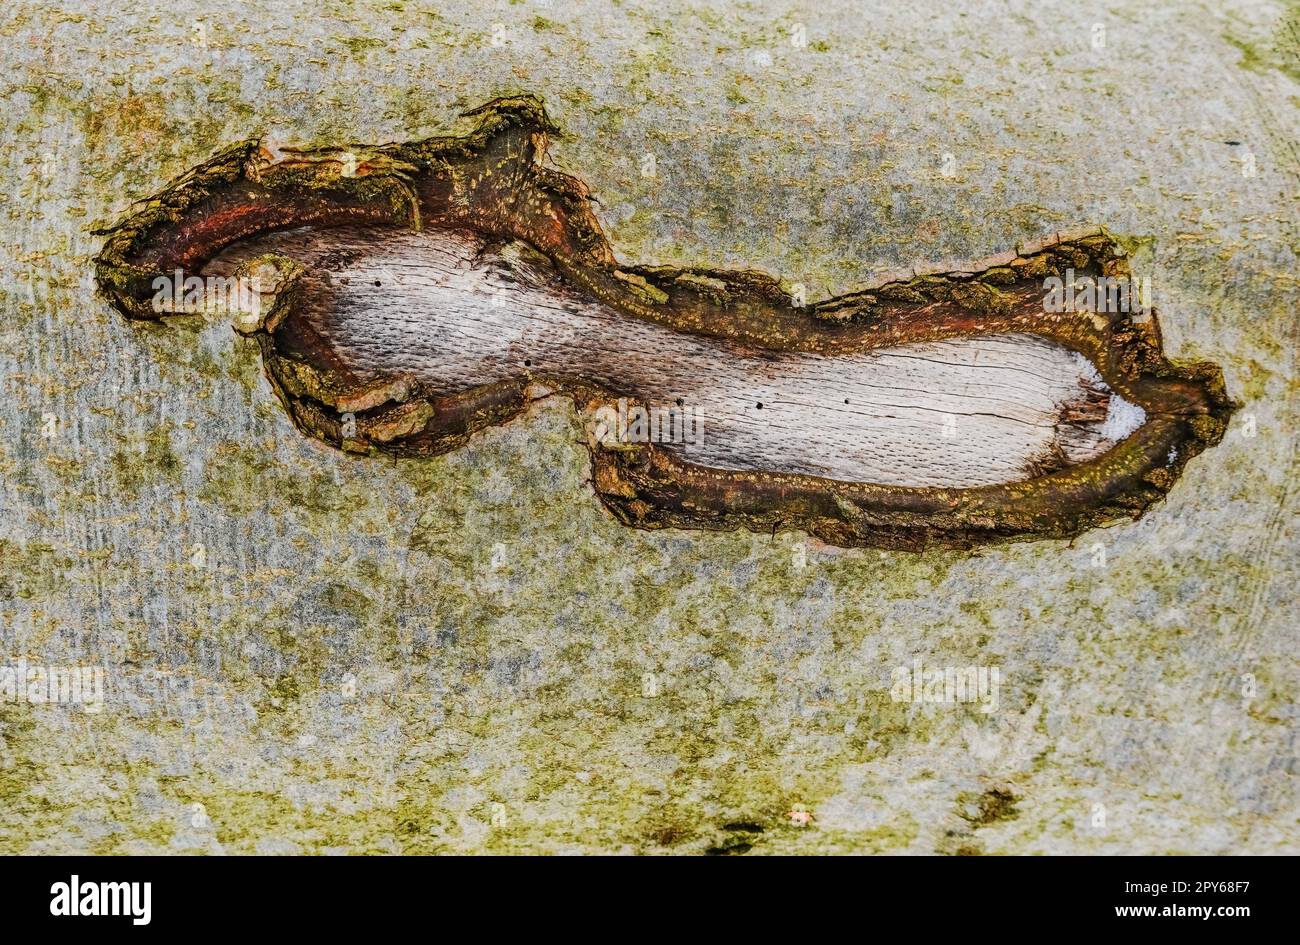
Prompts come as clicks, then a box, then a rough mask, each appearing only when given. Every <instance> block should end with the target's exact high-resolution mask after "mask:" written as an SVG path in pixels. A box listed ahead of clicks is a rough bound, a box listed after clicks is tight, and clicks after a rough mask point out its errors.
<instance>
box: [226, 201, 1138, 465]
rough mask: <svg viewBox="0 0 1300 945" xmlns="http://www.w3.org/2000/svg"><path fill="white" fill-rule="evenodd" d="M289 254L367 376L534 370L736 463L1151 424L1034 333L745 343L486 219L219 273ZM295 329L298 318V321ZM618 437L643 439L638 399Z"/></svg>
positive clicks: (229, 255) (317, 245) (329, 242)
mask: <svg viewBox="0 0 1300 945" xmlns="http://www.w3.org/2000/svg"><path fill="white" fill-rule="evenodd" d="M268 252H274V253H278V254H281V255H283V256H287V257H289V258H290V259H293V260H295V261H297V262H299V263H300V264H303V265H304V266H305V267H306V269H307V272H308V276H307V284H306V288H307V291H306V293H305V296H304V304H302V305H301V306H299V307H298V309H297V310H296V311H295V313H294V315H293V316H292V318H297V319H303V320H306V321H307V322H308V323H309V324H310V326H311V327H312V328H313V329H315V331H316V332H318V333H319V334H320V335H321V336H322V337H323V338H324V339H325V340H326V341H327V342H328V344H329V345H330V347H331V348H332V349H333V351H334V353H335V354H336V355H337V356H338V358H339V359H340V360H341V361H342V362H343V363H344V364H345V365H346V366H347V368H348V369H349V370H350V371H351V372H353V373H355V374H356V375H357V376H358V377H361V378H365V379H380V378H392V377H394V376H398V375H410V376H413V377H415V378H417V379H418V380H419V381H420V382H421V383H422V384H423V385H425V386H426V387H427V388H428V389H430V390H431V391H433V392H435V393H439V394H446V393H456V392H458V391H461V390H464V389H466V388H470V387H474V386H478V385H481V384H487V383H492V382H495V381H499V380H502V379H505V378H508V377H515V376H519V375H521V374H527V375H531V376H534V377H537V378H538V379H539V380H541V381H543V382H545V381H547V380H563V379H566V378H568V379H581V380H585V381H589V382H594V383H596V384H599V385H600V386H601V387H603V388H605V389H606V390H608V391H610V392H611V393H613V394H615V395H621V396H626V397H630V398H635V399H636V400H639V401H641V402H642V403H644V404H645V405H646V406H647V407H650V408H655V409H658V410H660V411H661V413H660V418H665V417H666V418H667V419H668V420H669V421H670V422H671V426H670V427H666V426H663V425H662V424H661V427H660V433H661V434H662V435H666V436H667V437H668V440H667V441H666V442H662V441H661V442H662V445H663V446H664V448H666V449H670V450H673V451H676V452H678V453H679V454H680V455H682V456H683V457H685V458H686V459H688V460H689V461H691V462H693V463H696V464H699V465H703V466H710V467H714V468H719V469H732V470H762V471H779V472H797V473H808V474H812V475H818V476H826V477H828V478H832V479H842V480H847V481H859V482H878V483H882V484H889V485H905V486H951V487H962V486H978V485H989V484H996V483H1004V482H1014V481H1018V480H1023V479H1028V478H1032V477H1033V476H1035V475H1039V474H1041V473H1042V472H1044V471H1046V470H1050V469H1053V468H1059V467H1061V466H1064V465H1069V464H1073V463H1078V462H1082V461H1084V460H1087V459H1091V458H1093V457H1095V456H1097V455H1100V454H1101V453H1103V452H1104V451H1105V450H1107V449H1109V448H1110V447H1111V446H1112V445H1114V443H1115V442H1116V441H1117V440H1118V439H1122V438H1123V437H1124V436H1126V435H1128V433H1130V432H1131V431H1132V430H1133V429H1135V428H1136V427H1137V426H1139V425H1140V424H1141V423H1142V421H1143V420H1144V419H1145V416H1144V415H1143V413H1142V411H1141V409H1140V408H1138V407H1136V406H1133V405H1131V404H1127V403H1126V402H1125V401H1123V399H1122V398H1120V397H1119V395H1117V394H1115V393H1113V392H1111V391H1109V390H1108V389H1107V388H1106V386H1105V385H1104V384H1103V383H1102V381H1101V379H1100V378H1099V377H1098V376H1097V373H1096V371H1095V370H1094V369H1093V368H1092V366H1091V365H1090V364H1088V362H1087V361H1086V360H1085V359H1083V358H1082V357H1080V356H1079V355H1077V354H1075V353H1073V352H1071V351H1068V350H1067V349H1066V348H1064V347H1062V346H1060V345H1057V344H1054V343H1052V342H1050V341H1046V340H1043V339H1041V338H1035V337H1032V336H1029V335H1023V334H1004V335H992V336H985V337H974V338H967V339H959V340H952V341H942V342H933V343H925V344H909V345H903V346H899V347H896V348H890V349H887V350H881V351H870V352H864V353H860V354H852V355H843V356H837V357H828V356H824V355H819V354H808V353H800V352H775V351H767V350H759V349H754V348H745V347H741V346H739V345H737V344H735V343H733V342H728V341H726V340H720V339H715V338H708V337H701V336H696V335H689V334H684V333H681V332H677V331H672V330H670V329H668V328H665V327H663V326H660V325H657V324H653V323H650V322H646V321H642V320H640V319H636V318H630V317H628V316H626V315H623V314H621V313H618V312H615V311H614V310H612V309H610V308H608V307H607V306H605V305H603V304H601V303H600V302H597V301H594V300H592V299H590V298H587V297H585V296H583V295H580V294H578V293H577V292H575V291H573V290H572V289H570V288H569V287H567V286H566V285H565V284H564V283H563V281H562V279H561V278H560V277H559V276H558V275H557V274H556V273H555V272H554V271H553V269H552V268H551V267H550V265H549V263H548V262H547V261H546V260H545V257H542V256H540V255H538V254H536V253H531V252H529V251H528V250H527V249H526V247H523V246H521V245H520V244H505V245H498V246H488V245H485V243H484V241H483V239H482V238H481V237H479V236H477V235H475V234H472V233H469V232H467V231H454V230H443V229H434V230H427V231H422V232H413V231H408V230H395V229H374V228H359V227H346V228H345V227H336V228H328V229H320V230H315V229H296V230H289V231H283V232H279V233H273V234H269V235H267V236H264V237H261V238H258V239H254V240H250V241H247V242H244V243H242V244H239V245H238V246H236V247H232V248H231V249H230V250H228V251H227V252H225V253H224V254H222V255H221V256H219V257H217V258H216V259H214V260H213V261H212V262H211V263H210V264H209V266H208V267H207V269H206V270H205V272H206V273H207V274H210V275H230V274H232V273H233V272H234V269H235V267H236V266H237V265H238V264H239V263H241V262H243V261H245V260H248V259H250V258H252V257H254V256H257V255H260V254H263V253H268ZM291 327H292V326H291ZM629 410H630V412H629V413H628V414H627V416H626V418H625V419H623V420H622V421H621V423H622V426H621V427H619V428H618V429H619V430H621V431H622V432H623V434H624V435H626V436H636V435H638V432H639V431H638V428H637V426H636V423H635V421H636V419H637V415H636V413H635V412H634V408H629Z"/></svg>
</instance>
